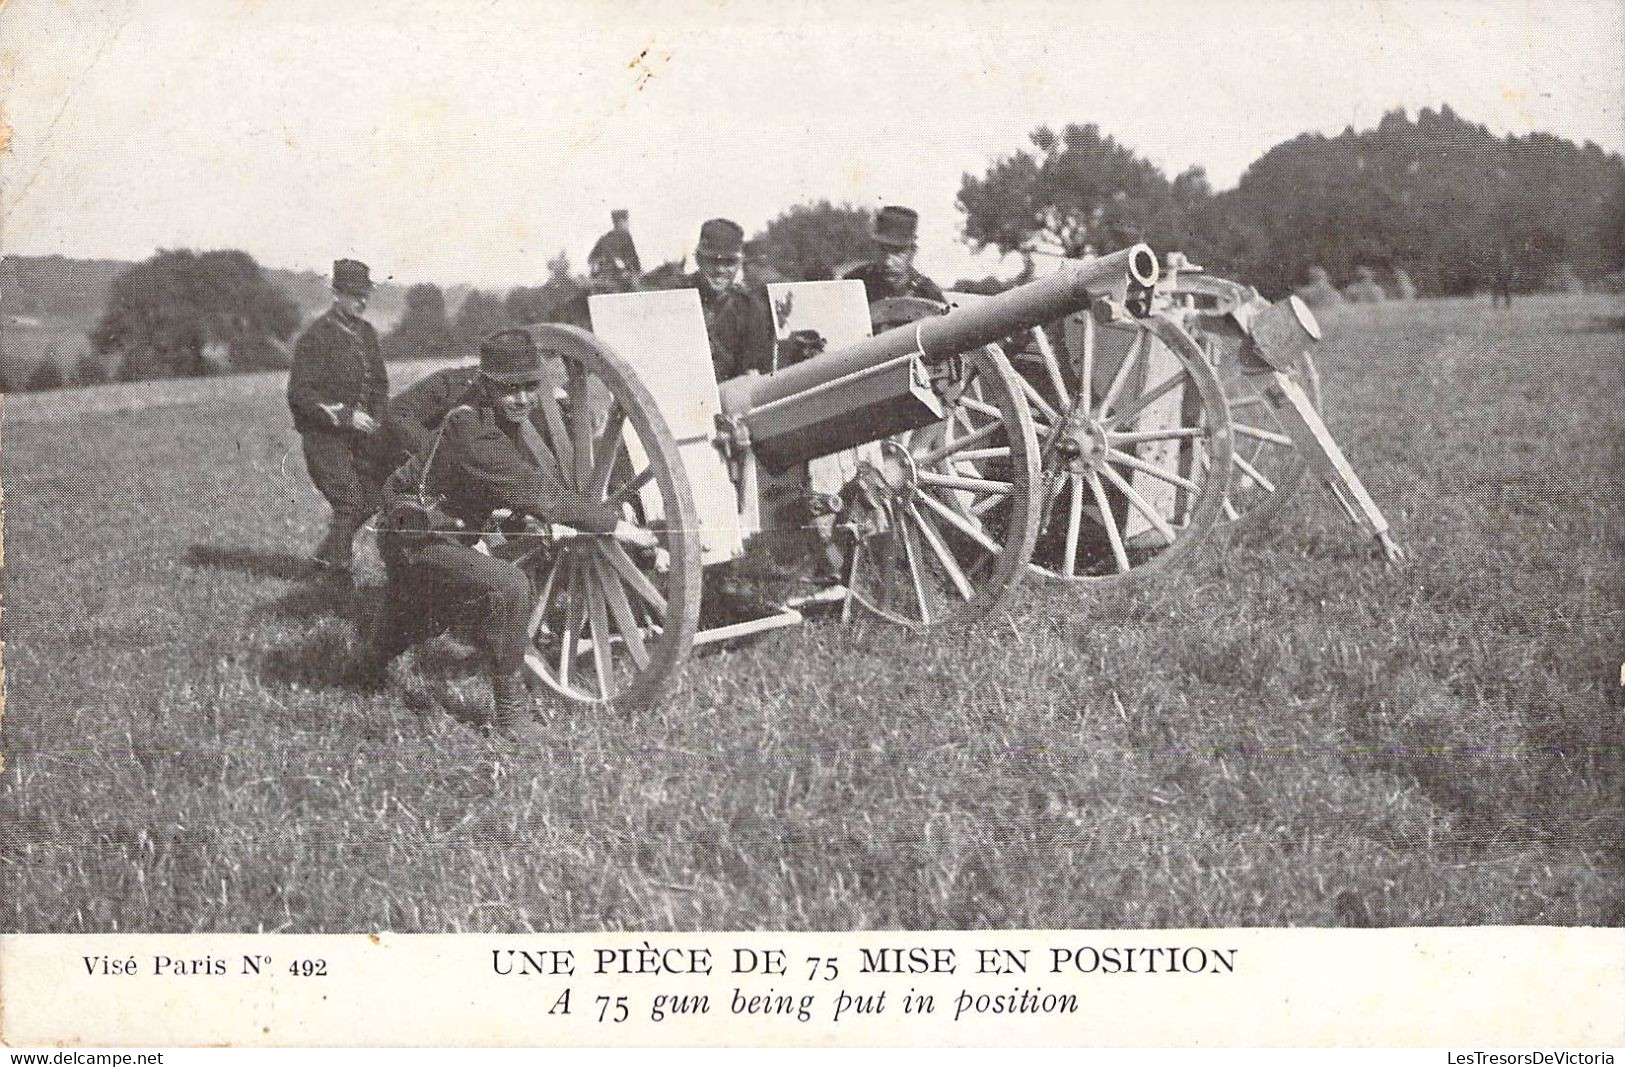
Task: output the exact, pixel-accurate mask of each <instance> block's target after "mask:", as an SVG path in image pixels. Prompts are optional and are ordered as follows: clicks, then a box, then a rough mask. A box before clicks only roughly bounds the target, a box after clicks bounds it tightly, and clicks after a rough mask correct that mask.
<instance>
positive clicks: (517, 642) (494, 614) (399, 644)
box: [357, 330, 658, 738]
mask: <svg viewBox="0 0 1625 1067" xmlns="http://www.w3.org/2000/svg"><path fill="white" fill-rule="evenodd" d="M478 385H479V388H478V390H477V391H476V392H475V393H474V394H473V395H471V396H470V397H469V402H468V403H465V404H462V405H459V406H458V407H456V408H453V409H452V411H451V413H450V414H449V415H447V416H446V418H445V420H444V421H443V422H442V423H441V426H440V430H439V431H438V433H437V435H436V439H435V440H433V441H432V442H431V443H430V445H429V447H428V449H427V450H426V451H425V452H423V453H420V454H419V455H418V456H415V457H414V458H413V460H412V461H411V462H409V463H407V464H406V465H405V466H404V467H402V468H401V469H400V470H399V471H397V472H396V473H395V474H394V475H393V476H391V478H390V480H389V485H388V487H387V489H386V501H385V509H386V510H385V514H386V516H388V519H387V520H386V522H385V524H384V530H383V532H382V534H381V536H380V539H379V550H380V553H381V554H382V556H383V558H384V567H385V570H386V573H387V580H386V586H385V593H384V605H383V607H382V608H381V609H380V612H379V617H378V620H377V622H376V624H375V626H374V629H373V637H372V643H371V647H370V648H368V650H367V652H366V655H365V658H364V659H363V660H362V662H361V664H360V665H359V667H358V677H357V681H359V682H361V683H362V684H363V685H365V686H367V687H378V686H382V685H383V684H384V682H385V680H386V678H387V671H388V669H389V664H390V663H391V662H392V661H393V660H394V659H395V658H396V657H397V656H399V655H400V654H401V653H403V652H405V651H406V650H407V649H408V648H410V647H412V646H413V645H414V644H417V643H418V642H419V641H423V640H425V639H427V638H429V637H432V636H434V635H436V634H439V633H443V632H445V631H446V630H448V629H450V628H451V627H452V626H455V625H459V624H461V625H466V626H471V627H472V628H473V631H474V633H473V636H474V639H475V641H476V642H477V643H478V645H479V646H480V648H481V650H482V651H483V652H484V653H485V654H486V656H487V657H488V666H489V669H490V675H491V693H492V703H493V709H492V712H493V713H492V717H491V720H490V722H489V726H490V727H492V728H494V729H495V730H497V731H498V732H500V733H502V734H504V735H505V736H508V737H510V738H522V737H525V736H527V735H528V734H531V733H533V732H534V731H535V730H537V729H539V727H538V724H536V723H535V721H534V720H533V719H532V718H531V717H530V697H529V693H528V691H527V689H526V687H525V680H524V674H523V670H522V668H523V664H524V659H525V648H526V644H527V643H528V641H529V632H528V625H529V617H530V607H531V589H530V580H529V579H528V578H527V577H526V576H525V574H524V573H523V572H521V571H520V570H519V568H518V567H517V566H515V565H514V564H512V563H509V562H506V561H504V560H501V559H495V558H493V557H492V556H490V555H488V554H486V553H484V552H481V551H479V550H478V549H477V548H476V547H475V545H476V544H477V542H478V540H479V532H478V531H480V530H481V529H482V528H483V527H485V526H486V525H487V523H488V522H489V521H490V520H491V519H492V518H493V516H494V515H497V514H499V513H501V512H507V513H509V515H511V516H512V517H514V518H516V519H519V518H526V517H528V518H534V519H536V520H539V521H541V522H554V523H561V524H563V525H567V526H573V527H575V528H577V529H579V530H583V531H587V532H589V533H596V534H603V535H609V536H613V537H615V538H617V539H619V540H622V541H625V542H627V543H629V544H632V545H635V546H637V547H639V548H643V549H653V548H655V547H657V545H658V541H657V539H656V537H655V535H654V534H653V533H651V532H649V531H648V530H644V529H642V528H640V527H637V526H634V525H632V524H630V523H628V522H625V521H623V520H622V519H621V518H620V515H619V514H618V513H617V512H616V511H615V510H614V509H613V508H611V507H610V506H609V505H607V504H604V503H601V502H598V501H594V500H589V499H587V498H586V497H584V496H582V495H581V494H580V493H578V492H576V491H575V490H573V489H571V488H569V486H568V485H566V484H565V482H564V480H563V479H562V478H561V476H560V473H559V467H558V462H557V460H556V459H555V458H554V456H553V453H552V450H551V449H550V448H549V447H548V445H547V442H546V441H545V440H544V439H543V437H542V431H541V424H540V423H538V422H533V421H532V418H533V416H534V417H536V418H538V419H539V418H540V413H539V412H538V410H537V406H536V402H537V395H538V391H539V390H540V389H541V388H542V361H541V356H540V354H539V353H538V352H537V350H536V344H535V341H534V340H532V338H531V336H530V334H528V333H526V332H525V331H524V330H503V331H501V332H499V333H495V334H492V335H491V336H490V337H487V338H486V339H485V341H484V342H483V343H482V344H481V345H480V374H479V379H478ZM426 501H437V503H436V504H435V506H434V507H432V508H422V507H421V504H422V502H426ZM418 519H421V520H422V521H417V520H418Z"/></svg>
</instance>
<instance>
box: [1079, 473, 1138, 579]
mask: <svg viewBox="0 0 1625 1067" xmlns="http://www.w3.org/2000/svg"><path fill="white" fill-rule="evenodd" d="M1089 490H1090V492H1092V493H1093V494H1094V497H1095V506H1096V507H1098V508H1100V524H1101V525H1102V526H1104V527H1106V540H1108V541H1109V542H1111V546H1112V560H1113V562H1115V563H1116V564H1117V573H1119V574H1127V573H1128V569H1129V563H1128V551H1127V550H1126V549H1124V548H1123V534H1122V532H1121V531H1120V530H1118V528H1117V519H1116V517H1115V516H1113V515H1112V507H1111V503H1110V502H1109V501H1108V500H1107V499H1106V487H1105V486H1103V485H1101V484H1100V475H1098V474H1096V473H1095V472H1094V471H1090V472H1089Z"/></svg>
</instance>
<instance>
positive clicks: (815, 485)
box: [767, 280, 880, 493]
mask: <svg viewBox="0 0 1625 1067" xmlns="http://www.w3.org/2000/svg"><path fill="white" fill-rule="evenodd" d="M767 296H768V302H769V303H770V304H771V305H772V307H773V331H774V336H775V337H776V338H777V339H778V350H777V351H778V352H780V353H782V352H783V351H784V342H785V341H787V340H789V337H790V335H791V334H792V333H795V332H796V331H797V330H816V331H817V332H818V335H819V336H820V337H822V338H823V339H824V345H825V350H826V351H830V352H833V351H835V350H836V349H839V348H844V347H845V346H847V345H849V344H852V343H853V342H854V341H861V340H863V339H864V338H865V337H869V336H872V330H871V327H870V324H869V297H868V293H867V291H866V290H865V289H864V287H863V283H862V282H860V281H850V280H848V281H833V282H773V283H771V284H769V285H768V287H767ZM778 358H779V357H778V356H777V355H776V356H775V359H774V367H775V369H776V368H777V367H778ZM879 455H880V445H879V443H878V442H872V443H870V444H866V445H862V446H860V447H858V448H854V449H848V450H847V451H844V452H838V453H836V454H834V455H831V456H822V457H820V458H818V459H814V460H811V461H809V462H808V464H807V481H808V486H809V488H811V489H812V490H813V491H815V492H820V493H838V492H840V491H841V488H842V487H843V486H845V485H846V484H847V483H848V482H850V481H851V480H852V479H853V478H855V477H857V473H858V462H859V461H860V460H868V461H870V462H876V461H877V459H878V457H879Z"/></svg>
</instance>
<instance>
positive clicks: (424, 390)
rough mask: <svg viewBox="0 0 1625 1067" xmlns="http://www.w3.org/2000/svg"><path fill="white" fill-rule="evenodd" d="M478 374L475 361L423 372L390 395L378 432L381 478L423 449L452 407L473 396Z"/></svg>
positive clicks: (465, 401)
mask: <svg viewBox="0 0 1625 1067" xmlns="http://www.w3.org/2000/svg"><path fill="white" fill-rule="evenodd" d="M479 375H480V367H479V364H477V363H468V364H464V365H463V366H460V367H447V368H446V369H445V370H437V371H435V372H434V373H433V374H429V375H425V376H424V377H422V378H420V379H418V381H417V382H415V383H413V384H412V385H410V386H408V387H407V388H406V389H404V390H402V391H401V392H400V393H399V394H398V395H396V396H393V397H391V398H390V401H389V409H388V411H387V412H386V413H385V415H384V429H383V432H382V433H381V434H379V435H378V436H379V438H380V440H379V441H378V446H379V448H378V454H379V457H380V467H381V469H382V471H383V477H388V476H389V474H390V473H391V472H392V471H395V470H397V469H398V468H399V467H400V466H401V464H403V463H405V462H406V461H407V460H408V459H410V458H411V457H412V456H415V455H419V454H421V453H423V452H425V451H426V450H427V449H428V447H429V444H430V442H431V441H433V439H434V434H435V431H436V430H437V429H439V428H440V423H441V420H443V419H444V418H445V417H446V416H447V415H449V414H450V413H451V409H452V408H455V407H457V406H458V405H459V404H467V403H470V402H472V401H473V400H475V399H476V390H477V389H478V388H479Z"/></svg>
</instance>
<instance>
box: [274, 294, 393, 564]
mask: <svg viewBox="0 0 1625 1067" xmlns="http://www.w3.org/2000/svg"><path fill="white" fill-rule="evenodd" d="M388 397H389V372H388V371H387V370H385V368H384V358H383V353H382V351H381V350H380V348H379V346H378V333H377V331H376V330H374V329H373V328H372V325H371V324H370V323H368V322H367V321H366V320H365V319H361V318H357V317H354V316H351V315H347V314H345V313H343V312H341V311H339V310H338V309H337V308H330V309H328V311H327V312H326V313H324V314H323V315H321V316H319V317H318V318H317V319H316V320H315V321H314V322H312V323H311V324H310V325H309V326H308V327H306V329H305V332H304V333H302V334H300V335H299V340H298V342H297V343H296V344H295V345H294V350H293V362H292V365H291V366H290V367H289V369H288V408H289V410H291V411H292V413H293V425H294V428H295V429H296V430H298V431H299V437H300V443H301V445H302V446H303V448H304V453H305V467H306V469H307V470H308V471H309V472H310V480H311V481H312V482H314V483H315V485H316V489H317V491H318V492H320V493H321V494H322V496H323V497H325V498H326V499H327V502H328V504H329V505H331V506H332V509H333V519H332V523H331V525H330V526H329V527H328V532H327V537H326V539H324V540H323V542H322V545H321V547H320V548H319V549H317V552H316V556H317V558H318V559H319V560H321V561H323V562H325V563H331V564H336V565H339V566H348V565H349V563H350V556H351V542H352V541H353V540H354V537H355V533H356V531H357V530H359V529H360V528H361V524H362V523H364V522H366V521H367V517H368V516H369V515H371V514H372V513H373V512H374V511H376V510H378V504H379V483H380V482H381V481H382V478H381V476H380V472H379V470H378V458H377V446H376V445H375V444H374V443H373V442H372V440H371V438H370V437H369V435H367V434H365V433H362V432H361V431H360V430H357V429H355V428H354V427H353V426H352V425H351V420H352V417H353V415H354V413H355V412H357V411H364V412H366V413H367V414H368V415H370V416H372V417H373V418H374V419H381V418H382V417H383V412H384V405H385V404H386V403H387V402H388ZM324 404H325V405H328V406H327V407H323V406H322V405H324ZM334 405H336V406H334Z"/></svg>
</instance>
